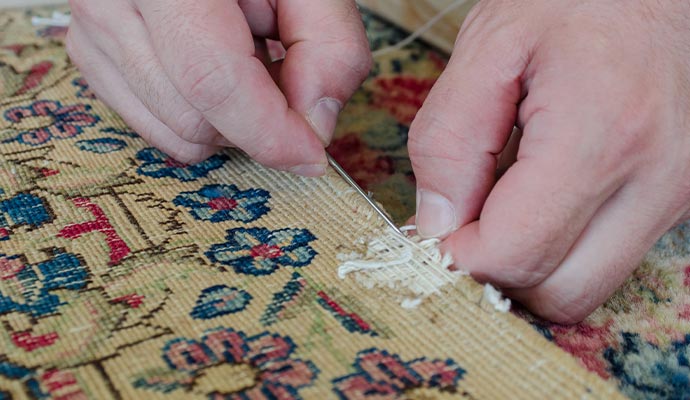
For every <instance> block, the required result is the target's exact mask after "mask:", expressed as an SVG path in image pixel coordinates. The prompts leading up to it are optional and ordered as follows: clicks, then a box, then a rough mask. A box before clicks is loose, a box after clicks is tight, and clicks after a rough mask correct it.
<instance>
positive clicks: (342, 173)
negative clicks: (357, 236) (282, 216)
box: [326, 153, 405, 236]
mask: <svg viewBox="0 0 690 400" xmlns="http://www.w3.org/2000/svg"><path fill="white" fill-rule="evenodd" d="M326 156H327V157H328V164H330V165H331V167H333V169H334V170H335V172H337V173H338V175H340V176H341V177H342V178H343V179H344V180H345V182H347V183H348V184H349V185H350V186H352V187H353V188H354V189H355V190H356V191H357V193H359V194H360V196H362V197H364V200H366V201H367V203H369V205H370V206H371V207H373V208H374V211H376V213H377V214H378V215H380V216H381V218H383V220H384V221H386V224H388V226H390V227H391V228H393V230H394V231H395V232H397V233H398V234H400V235H402V236H405V235H404V234H403V233H402V231H400V229H398V227H397V226H396V225H395V223H394V222H393V221H392V220H391V219H390V218H389V217H388V215H386V213H385V212H384V211H383V210H382V209H381V207H379V205H378V204H376V202H375V201H374V200H372V199H371V197H369V196H368V195H367V194H366V193H365V192H364V190H362V188H361V187H360V186H359V185H358V184H357V182H355V180H354V179H352V178H351V177H350V175H348V173H347V172H346V171H345V170H344V169H343V167H341V166H340V164H338V162H337V161H335V159H333V157H332V156H331V155H330V154H328V153H326Z"/></svg>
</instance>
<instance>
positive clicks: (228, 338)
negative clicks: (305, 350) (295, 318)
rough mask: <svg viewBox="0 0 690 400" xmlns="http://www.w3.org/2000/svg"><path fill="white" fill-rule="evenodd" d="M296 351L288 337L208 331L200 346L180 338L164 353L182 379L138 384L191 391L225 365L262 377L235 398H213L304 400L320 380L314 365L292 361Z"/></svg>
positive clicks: (228, 395) (137, 383) (233, 396)
mask: <svg viewBox="0 0 690 400" xmlns="http://www.w3.org/2000/svg"><path fill="white" fill-rule="evenodd" d="M295 348H296V346H295V344H294V343H293V341H292V339H290V337H288V336H281V335H278V334H274V333H269V332H263V333H260V334H258V335H255V336H247V335H246V334H245V333H244V332H242V331H235V330H233V329H231V328H216V329H213V330H210V331H207V332H206V333H205V334H204V335H203V336H202V338H201V340H200V341H196V340H190V339H186V338H177V339H173V340H171V341H169V342H168V343H167V344H166V345H165V347H164V348H163V360H164V361H165V362H166V364H167V365H168V367H169V368H171V369H172V370H174V371H177V372H179V373H181V374H180V378H178V380H177V381H175V382H171V383H168V384H167V385H165V386H163V385H161V384H160V382H159V381H157V380H154V379H146V378H142V379H139V380H137V381H135V383H134V385H135V386H138V387H145V388H149V389H153V390H158V391H165V392H169V391H173V390H177V389H180V388H190V389H191V388H192V387H193V386H194V384H195V381H196V380H197V379H198V378H199V376H200V375H201V374H202V373H207V372H208V370H209V369H212V368H214V367H217V366H219V365H223V364H235V365H237V364H245V365H248V366H249V367H251V368H254V369H255V370H256V371H257V372H256V375H255V380H256V382H254V384H253V385H252V386H251V387H249V388H248V389H245V390H242V391H240V392H235V393H222V392H218V391H211V392H209V393H207V396H208V397H209V398H210V399H232V400H235V399H236V400H240V399H267V400H268V399H285V400H290V399H301V397H300V395H299V390H300V389H302V388H304V387H307V386H309V385H311V383H312V382H313V381H314V380H315V379H316V377H317V376H318V375H319V370H318V368H316V366H315V365H314V363H312V362H311V361H307V360H301V359H299V358H294V357H292V353H293V352H294V350H295Z"/></svg>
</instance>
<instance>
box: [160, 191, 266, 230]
mask: <svg viewBox="0 0 690 400" xmlns="http://www.w3.org/2000/svg"><path fill="white" fill-rule="evenodd" d="M270 198H271V195H270V194H269V193H268V192H267V191H266V190H263V189H247V190H239V189H238V188H237V186H235V185H207V186H204V187H202V188H201V189H199V190H198V191H195V192H184V193H182V194H180V195H179V196H177V197H176V198H175V199H174V200H173V203H175V204H176V205H178V206H183V207H187V208H189V212H190V213H191V214H192V215H193V216H194V218H196V219H198V220H202V221H211V222H222V221H241V222H251V221H254V220H257V219H259V218H261V217H262V216H263V215H265V214H266V213H268V211H269V210H270V209H269V208H268V205H267V204H266V203H267V202H268V200H269V199H270Z"/></svg>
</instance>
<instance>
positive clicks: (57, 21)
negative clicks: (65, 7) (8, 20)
mask: <svg viewBox="0 0 690 400" xmlns="http://www.w3.org/2000/svg"><path fill="white" fill-rule="evenodd" d="M71 19H72V18H71V17H70V15H69V14H63V13H61V12H59V11H53V15H52V16H51V17H50V18H43V17H37V16H33V17H31V25H33V26H45V25H47V26H61V27H67V26H69V22H70V20H71Z"/></svg>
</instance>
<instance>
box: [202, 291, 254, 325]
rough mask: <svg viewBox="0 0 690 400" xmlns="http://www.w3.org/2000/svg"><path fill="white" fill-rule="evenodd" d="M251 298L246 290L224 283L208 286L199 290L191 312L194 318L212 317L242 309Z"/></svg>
mask: <svg viewBox="0 0 690 400" xmlns="http://www.w3.org/2000/svg"><path fill="white" fill-rule="evenodd" d="M251 300H252V295H251V294H249V293H248V292H246V291H244V290H241V289H238V288H234V287H233V288H231V287H227V286H225V285H216V286H211V287H208V288H206V289H204V290H202V291H201V295H200V296H199V298H198V299H197V301H196V306H194V309H193V310H192V312H191V314H190V315H191V316H192V318H194V319H212V318H216V317H220V316H222V315H226V314H232V313H236V312H239V311H242V310H244V309H245V308H247V305H249V302H250V301H251Z"/></svg>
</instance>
